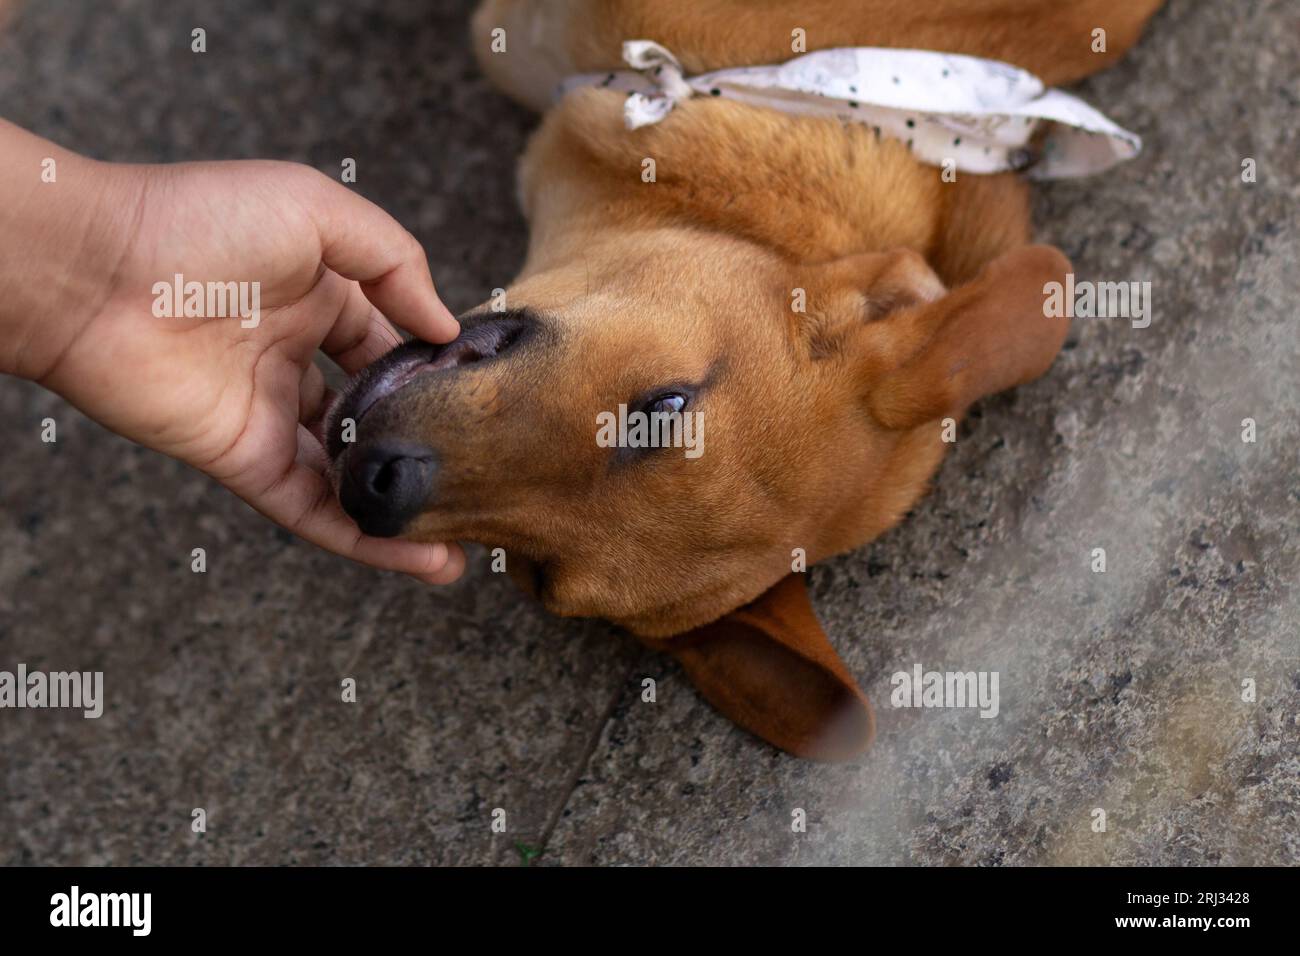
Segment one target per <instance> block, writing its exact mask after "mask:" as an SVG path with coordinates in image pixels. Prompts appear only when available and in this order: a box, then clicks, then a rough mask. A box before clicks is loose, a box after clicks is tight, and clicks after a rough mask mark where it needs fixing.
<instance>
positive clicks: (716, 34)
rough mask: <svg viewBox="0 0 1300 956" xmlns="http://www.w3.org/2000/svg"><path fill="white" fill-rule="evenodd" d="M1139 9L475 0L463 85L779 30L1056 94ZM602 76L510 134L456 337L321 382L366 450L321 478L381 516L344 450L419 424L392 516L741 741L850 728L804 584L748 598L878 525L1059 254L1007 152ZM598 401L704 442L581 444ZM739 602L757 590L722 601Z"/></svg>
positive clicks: (527, 93) (755, 43)
mask: <svg viewBox="0 0 1300 956" xmlns="http://www.w3.org/2000/svg"><path fill="white" fill-rule="evenodd" d="M1159 4H1160V0H1089V2H1079V3H1073V4H1060V3H1057V2H1054V0H1020V2H1012V0H931V2H928V3H921V2H897V0H860V2H856V3H839V2H829V0H809V2H803V3H794V4H787V3H776V2H773V3H767V2H742V0H702V2H696V3H676V2H645V0H605V2H601V0H568V2H562V0H487V2H486V3H484V4H483V5H482V6H481V7H480V8H479V11H478V12H477V14H476V15H475V17H474V21H473V35H474V41H475V43H476V48H477V50H478V52H479V58H480V61H481V63H482V66H483V69H484V71H485V72H486V73H487V75H488V76H489V77H490V78H491V79H492V80H493V81H494V82H496V83H497V85H499V86H500V87H501V88H502V89H503V90H504V91H505V92H507V93H508V94H510V95H512V96H514V97H515V98H516V99H518V100H519V101H521V102H523V103H525V104H526V105H529V106H531V107H533V108H535V109H539V110H542V109H546V108H547V106H548V104H549V97H550V94H551V91H552V90H553V88H554V87H555V85H556V83H558V81H559V80H561V79H563V78H564V77H566V76H568V75H569V74H572V73H575V72H591V71H601V70H616V69H619V68H620V66H621V60H620V49H621V44H622V42H623V41H624V40H630V39H650V40H655V41H657V42H660V43H662V44H664V45H665V46H666V47H668V48H669V49H671V50H672V51H673V52H674V53H675V54H676V55H677V57H678V58H679V60H680V61H681V62H682V64H683V66H684V67H685V69H686V70H687V72H688V73H692V74H693V73H699V72H704V71H710V70H716V69H721V68H726V67H733V66H744V65H756V64H764V63H776V62H781V61H784V60H788V59H790V58H791V57H792V56H793V55H794V54H793V53H792V37H794V36H797V35H799V34H798V33H797V32H796V31H801V32H802V36H803V38H804V42H805V43H806V49H807V50H808V51H812V50H817V49H827V48H833V47H840V46H894V47H905V48H924V49H932V50H937V51H943V52H950V53H964V54H969V55H974V56H980V57H987V58H990V59H998V60H1003V61H1007V62H1011V63H1013V64H1015V65H1017V66H1020V67H1023V68H1025V69H1028V70H1030V71H1031V72H1033V73H1035V74H1037V75H1038V76H1039V77H1040V78H1042V79H1043V80H1044V82H1045V83H1047V84H1049V85H1054V84H1059V83H1064V82H1069V81H1071V80H1075V79H1078V78H1080V77H1082V76H1085V75H1087V74H1088V73H1090V72H1093V71H1095V70H1097V69H1101V68H1102V67H1104V66H1106V65H1108V64H1109V63H1110V62H1112V61H1113V60H1114V59H1115V58H1116V57H1118V56H1120V55H1121V54H1122V53H1123V51H1124V50H1125V49H1126V48H1127V47H1128V46H1129V45H1131V44H1132V43H1133V42H1134V41H1135V40H1136V38H1137V36H1138V33H1139V32H1140V30H1141V28H1142V26H1143V25H1144V23H1145V22H1146V20H1147V18H1148V17H1149V16H1150V15H1151V14H1152V13H1153V12H1154V10H1155V9H1156V8H1157V7H1158V6H1159ZM1098 29H1101V30H1104V31H1106V32H1105V36H1106V43H1105V48H1106V50H1105V52H1094V47H1095V46H1096V44H1095V42H1094V38H1095V33H1094V31H1095V30H1098ZM502 31H503V32H502ZM494 44H495V46H494ZM502 46H504V48H502ZM623 99H624V97H623V96H622V94H620V93H617V92H614V91H611V90H605V89H597V88H584V89H578V90H575V91H573V92H570V93H569V94H568V95H567V96H566V97H565V98H564V99H563V100H562V101H561V102H560V103H558V104H557V105H555V106H554V107H553V108H551V109H550V110H549V112H548V113H547V115H546V117H545V119H544V121H543V123H542V125H541V128H540V129H539V130H538V132H537V133H536V134H535V136H534V138H533V140H532V142H531V144H530V145H529V147H528V150H527V153H526V155H525V156H524V158H523V161H522V163H521V166H520V176H519V189H520V196H521V201H522V203H523V207H524V210H525V213H526V215H527V218H528V220H529V224H530V228H531V242H530V247H529V252H528V257H527V261H526V263H525V265H524V268H523V270H522V272H521V274H520V275H519V276H518V278H517V279H516V280H515V281H514V282H513V283H512V284H511V285H510V286H509V287H508V288H507V289H506V293H505V307H506V308H505V311H504V312H501V311H496V310H494V309H493V307H492V306H491V305H485V306H483V307H480V308H479V309H475V310H472V311H471V312H470V313H468V314H467V315H466V316H465V317H464V318H463V323H464V325H465V327H466V330H467V331H466V333H465V335H464V336H463V338H465V339H466V342H468V343H469V344H468V345H464V344H462V345H458V344H457V343H453V345H452V346H449V347H447V348H446V349H443V350H430V349H431V347H421V346H416V347H413V348H414V349H415V351H414V352H412V351H410V350H408V351H407V352H406V353H404V354H399V356H398V357H397V358H394V359H393V360H391V361H388V362H387V364H386V365H384V364H383V363H381V367H380V368H378V369H377V370H376V371H375V372H374V374H372V375H370V376H368V377H366V378H363V380H362V382H361V383H359V385H358V388H357V389H356V390H355V392H354V395H353V396H352V399H351V404H350V405H349V404H348V403H347V402H345V403H344V411H345V412H346V411H347V410H348V409H349V408H351V409H352V410H353V411H356V410H357V409H358V407H359V406H360V405H364V406H365V408H364V409H362V412H363V413H364V414H366V419H365V421H364V422H360V424H359V427H358V432H359V442H360V443H361V445H362V448H363V451H351V450H349V451H348V452H347V453H346V455H345V454H343V453H342V451H341V450H340V449H338V448H337V447H336V449H335V450H336V451H339V452H340V470H341V472H342V474H343V476H344V477H343V485H344V491H345V494H344V502H345V504H348V502H349V499H348V497H347V489H348V486H349V484H350V483H351V484H354V485H355V484H358V483H360V484H363V485H364V487H363V489H362V490H361V491H355V490H354V491H353V502H354V507H350V508H349V510H350V511H353V513H354V514H357V515H358V517H359V520H362V524H363V527H365V526H366V522H365V520H364V519H366V518H368V517H369V514H368V511H369V509H372V508H373V509H377V510H378V511H380V512H385V509H387V511H391V510H392V508H391V500H392V494H391V493H386V492H385V491H384V489H383V488H380V489H379V490H378V491H376V490H374V487H372V485H374V483H373V482H372V483H371V485H365V482H366V481H367V480H368V479H367V478H366V476H367V475H371V474H373V473H376V472H375V470H374V467H371V469H370V471H365V469H361V470H360V471H358V466H357V464H356V463H357V462H358V461H360V460H363V457H362V456H363V455H364V454H371V453H370V452H369V451H366V450H365V449H373V448H375V447H379V448H382V449H383V453H382V454H380V455H379V457H380V458H381V459H382V460H383V461H390V462H391V460H392V459H391V454H392V452H391V448H392V447H394V442H396V443H397V447H399V448H404V447H406V446H407V445H408V444H410V443H412V442H413V443H415V444H417V445H418V446H420V447H424V448H432V449H434V451H435V454H436V459H437V477H436V480H435V481H434V483H433V488H432V491H429V490H428V489H427V488H425V489H423V490H421V488H422V486H421V485H420V483H419V482H415V484H414V485H413V487H414V488H415V491H414V492H412V493H410V494H407V493H406V492H403V493H402V494H401V495H398V497H399V498H400V499H401V500H402V501H403V502H406V501H408V499H409V501H414V502H416V504H417V505H418V507H416V508H415V513H413V514H412V515H411V516H410V518H409V521H407V522H406V523H405V524H404V525H403V528H404V531H405V533H407V534H409V535H411V536H413V537H418V538H425V539H431V540H437V539H444V538H447V537H463V538H469V539H472V540H478V541H481V542H483V543H485V544H488V545H490V546H499V547H503V548H504V549H505V550H506V553H507V555H508V561H509V568H510V570H511V571H512V573H513V574H514V575H515V576H516V578H517V579H519V580H520V582H521V584H523V585H524V586H525V587H526V588H528V589H529V590H531V591H533V592H534V593H536V594H537V595H538V596H539V597H540V598H541V600H542V601H543V602H544V603H545V604H546V606H547V607H548V608H549V609H551V610H553V611H555V612H557V613H560V614H567V615H585V616H599V617H605V618H607V619H610V620H613V621H615V622H617V623H619V624H622V625H624V626H626V627H628V628H629V629H630V630H632V631H634V632H635V633H637V634H639V635H641V636H643V638H646V639H648V640H649V641H650V642H652V643H657V644H658V645H659V646H664V647H667V648H668V649H670V650H675V651H678V652H679V656H682V659H683V661H684V663H686V665H687V669H688V671H690V673H691V675H692V677H693V678H694V679H695V680H696V683H697V685H699V686H700V688H701V690H703V691H704V693H705V694H706V696H708V697H709V698H710V699H711V700H713V701H714V702H715V703H717V704H718V705H719V706H720V707H721V708H722V709H723V710H724V711H725V712H727V713H728V714H730V715H731V716H733V717H734V718H735V719H737V720H738V721H740V722H741V723H743V724H745V725H746V726H748V727H750V728H751V729H755V730H757V731H758V732H759V733H760V734H762V735H763V736H764V737H766V738H767V739H769V740H772V741H773V742H776V743H778V745H780V746H783V747H786V748H787V749H791V750H794V751H796V752H805V753H809V754H812V755H816V756H836V755H843V754H844V753H848V752H852V751H853V750H854V749H855V748H858V747H860V746H861V744H862V742H863V741H864V740H865V739H866V738H867V737H869V736H870V716H869V712H867V711H865V710H864V709H863V708H865V704H864V703H863V702H861V694H860V692H858V691H857V690H856V686H855V685H853V684H852V681H851V679H850V678H849V677H848V675H847V673H846V672H845V671H844V669H843V666H842V664H839V663H838V659H837V658H834V653H833V651H830V652H829V656H827V653H826V652H828V651H829V645H828V644H826V642H825V637H824V635H821V633H820V628H819V627H818V626H817V624H816V619H815V617H814V616H813V615H812V614H811V611H810V609H809V608H808V607H807V599H806V596H804V594H803V590H802V587H801V586H798V587H792V586H784V585H783V586H782V587H779V588H776V589H775V590H773V591H770V592H769V589H771V588H773V585H775V584H777V582H780V581H782V579H783V578H786V577H787V575H789V574H790V572H791V570H792V567H797V565H798V561H799V559H800V557H801V556H802V557H803V558H804V559H806V561H807V562H809V563H811V562H815V561H817V560H821V559H823V558H826V557H829V556H831V555H835V554H838V553H841V552H844V551H847V550H850V549H852V548H856V547H858V546H860V545H861V544H863V543H864V542H866V541H869V540H871V539H872V538H873V537H875V536H877V535H879V534H880V533H881V532H883V531H885V530H886V529H888V528H889V527H891V526H892V525H893V524H895V523H896V522H897V521H898V520H899V519H900V518H901V517H902V516H903V515H904V514H905V513H906V512H907V510H908V509H909V508H910V507H911V506H912V505H913V504H914V503H915V501H916V500H917V499H918V498H919V497H920V496H921V495H922V494H923V493H924V491H925V487H926V484H927V482H928V480H929V478H930V476H931V475H932V474H933V472H934V470H935V469H936V468H937V466H938V464H939V462H940V460H941V458H942V455H943V451H944V448H945V447H946V446H945V443H944V441H943V432H944V427H945V423H946V422H947V423H949V424H950V423H951V421H953V420H956V419H958V418H960V416H961V415H962V414H963V412H964V411H965V409H966V408H967V407H968V406H969V405H970V404H971V403H972V402H974V401H976V400H977V399H979V398H980V397H982V396H984V395H988V394H991V393H994V392H997V391H1001V390H1003V389H1006V388H1010V387H1013V386H1015V385H1017V384H1020V383H1023V382H1026V381H1029V380H1031V379H1033V378H1036V377H1038V376H1039V375H1041V374H1043V373H1044V372H1045V371H1046V369H1047V368H1048V366H1049V365H1050V364H1051V362H1052V360H1053V358H1054V357H1055V355H1056V353H1057V351H1058V350H1059V348H1060V346H1061V344H1062V342H1063V340H1064V337H1065V334H1066V327H1067V324H1068V320H1066V319H1063V318H1051V317H1048V316H1045V315H1044V309H1043V298H1044V292H1043V290H1044V287H1045V286H1046V285H1047V284H1048V283H1051V282H1059V281H1062V280H1063V279H1064V276H1065V274H1066V273H1067V272H1068V271H1069V263H1068V261H1067V260H1066V259H1065V257H1064V256H1063V255H1061V254H1060V253H1059V252H1058V251H1056V250H1055V249H1052V248H1049V247H1044V246H1033V245H1030V244H1029V233H1030V223H1029V200H1028V188H1027V185H1026V184H1025V183H1024V182H1023V181H1022V180H1021V179H1020V178H1019V177H1018V176H1017V175H1015V174H1012V173H1003V174H996V175H983V176H981V175H973V174H959V175H958V176H957V177H956V180H955V181H945V179H944V178H943V177H941V175H940V170H939V169H937V168H935V167H933V166H928V165H925V164H923V163H921V162H919V161H918V160H917V159H916V158H915V157H914V156H912V154H911V153H910V152H909V151H908V149H907V147H906V145H905V144H904V143H902V142H900V141H897V140H893V139H888V138H881V137H879V136H877V135H873V132H872V130H871V129H870V128H868V127H866V126H863V125H858V124H853V123H841V122H838V121H835V120H831V119H824V118H814V117H808V116H794V115H789V114H786V113H778V112H776V111H773V110H768V109H764V108H760V107H753V106H747V105H744V104H741V103H738V102H734V101H729V100H721V99H715V98H710V97H699V98H695V99H691V100H687V101H685V102H682V103H680V104H679V105H678V106H677V108H676V109H675V110H674V112H673V113H672V115H671V116H670V117H669V118H668V119H666V120H665V121H663V122H662V123H659V124H658V125H654V126H648V127H645V128H642V129H637V130H628V129H626V128H625V125H624V123H623ZM647 159H649V160H652V161H653V169H654V176H653V177H652V178H651V179H649V180H647V178H646V177H645V175H644V171H645V169H646V168H647V167H646V160H647ZM800 306H802V307H800ZM498 308H499V305H498ZM458 341H459V340H458ZM421 348H423V349H426V350H430V351H426V352H420V351H419V350H420V349H421ZM399 353H401V350H399ZM421 360H423V362H424V364H423V365H421ZM417 366H419V368H417ZM429 368H432V369H433V370H434V371H436V372H438V373H439V374H425V370H426V369H429ZM412 369H415V371H412ZM358 396H360V397H358ZM665 402H668V405H667V406H665V404H664V403H665ZM679 402H680V403H682V404H681V406H679V404H678V403H679ZM622 404H626V405H627V407H628V408H641V407H647V408H652V409H653V408H660V407H671V408H678V407H684V408H689V409H691V410H698V411H699V412H701V413H702V414H703V416H704V417H705V419H706V420H707V423H708V436H709V442H708V450H707V452H706V453H705V454H704V455H702V456H701V457H700V458H699V459H698V460H689V459H686V458H685V457H683V456H682V455H680V454H673V453H672V450H671V449H656V450H654V451H653V453H651V454H643V453H639V452H631V451H629V450H627V449H609V448H603V447H600V446H599V445H598V444H597V442H596V441H595V440H594V439H595V433H596V421H597V416H598V415H600V414H601V413H602V412H608V411H612V410H613V409H615V408H618V407H619V406H620V405H622ZM336 417H337V416H336ZM356 417H358V420H359V417H360V416H359V415H357V416H356ZM403 454H404V453H403ZM348 456H351V457H350V460H345V459H347V458H348ZM385 456H388V457H385ZM371 457H372V458H373V457H374V456H373V454H372V455H371ZM379 473H381V474H382V471H381V472H379ZM391 474H392V475H396V476H397V478H396V479H391V480H390V483H389V485H388V486H387V487H390V488H391V487H393V486H396V487H398V488H399V490H401V489H402V488H403V487H404V482H405V481H406V479H405V478H403V476H402V472H401V468H400V467H398V468H396V469H395V470H392V471H391ZM358 475H360V477H358ZM412 481H414V479H412ZM367 496H369V497H367ZM358 502H359V503H358ZM403 507H404V508H405V505H404V506H403ZM386 516H387V515H386V514H385V515H383V517H386ZM376 527H378V525H376ZM764 592H768V593H769V598H768V599H766V600H767V601H768V602H769V603H771V602H772V601H775V602H777V603H776V604H774V605H772V606H767V605H765V604H764V601H763V600H760V601H759V602H758V603H756V604H754V605H751V606H750V607H749V608H747V609H745V610H744V611H742V612H738V613H739V615H740V616H739V617H737V615H732V617H731V618H727V617H726V615H728V614H729V612H733V611H735V610H736V609H737V608H739V607H741V605H745V604H746V602H750V601H753V600H754V599H756V598H758V597H759V595H762V594H764ZM773 595H775V597H772V596H773ZM795 605H798V606H797V607H796V606H795ZM699 628H704V629H705V630H704V631H699V630H697V631H696V632H695V635H696V636H694V637H690V638H688V639H685V640H678V641H669V640H665V639H667V638H670V637H671V636H673V635H679V634H682V633H683V632H688V631H691V630H692V629H699ZM710 628H712V630H709V629H710ZM814 632H815V633H814ZM701 634H705V635H708V636H709V637H710V638H711V643H710V644H709V648H711V649H704V644H703V643H702V642H701V639H700V637H699V635H701ZM859 704H861V705H862V706H861V707H860V708H859V707H858V705H859ZM855 708H858V711H859V717H858V718H857V719H856V720H854V719H850V720H849V721H848V729H847V730H846V731H845V732H844V733H842V734H838V735H837V734H828V733H827V732H826V727H827V726H829V725H831V724H834V723H836V721H837V720H838V718H837V717H836V716H835V715H836V714H839V713H842V712H844V711H845V710H846V709H847V710H848V711H850V712H852V711H854V709H855ZM840 723H843V722H842V721H841V722H840ZM832 739H833V741H832ZM828 741H832V742H828Z"/></svg>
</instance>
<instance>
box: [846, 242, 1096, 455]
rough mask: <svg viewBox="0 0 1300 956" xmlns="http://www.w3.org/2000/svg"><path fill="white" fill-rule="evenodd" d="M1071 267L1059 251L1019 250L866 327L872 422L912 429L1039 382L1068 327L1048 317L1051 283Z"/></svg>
mask: <svg viewBox="0 0 1300 956" xmlns="http://www.w3.org/2000/svg"><path fill="white" fill-rule="evenodd" d="M1069 271H1070V262H1069V260H1068V259H1066V257H1065V256H1064V255H1063V254H1062V253H1061V252H1060V250H1058V249H1055V248H1053V247H1051V246H1022V247H1020V248H1018V249H1015V250H1013V251H1011V252H1008V253H1005V254H1003V255H1002V256H1000V257H999V258H997V259H995V260H993V261H992V262H991V263H989V264H988V265H987V266H985V268H984V270H983V271H982V272H981V273H980V274H979V275H977V276H976V277H975V278H974V279H973V280H971V281H970V282H968V283H966V284H965V285H962V286H958V287H957V288H955V289H953V290H951V291H950V292H948V294H947V295H944V296H942V297H940V298H937V299H935V300H934V301H932V302H928V303H922V304H917V305H911V306H905V307H904V308H902V309H900V310H898V311H896V312H894V313H892V314H890V315H888V316H886V317H885V318H884V319H882V320H881V321H879V322H874V323H867V324H866V325H864V326H863V327H862V333H863V339H862V341H863V343H864V346H865V348H864V353H865V354H864V355H863V364H862V369H863V374H864V376H865V382H866V385H865V388H866V394H867V403H868V407H869V409H870V411H871V414H872V416H873V417H874V418H875V419H876V420H877V421H878V422H880V423H881V424H882V425H884V426H885V427H886V428H891V429H907V428H914V427H916V426H917V425H921V424H923V423H925V422H928V421H933V420H934V419H937V418H941V417H943V416H946V415H960V414H961V413H962V412H964V411H965V410H966V408H967V407H968V406H969V405H971V404H972V403H973V402H975V401H976V400H977V399H980V398H982V397H984V396H985V395H991V394H993V393H995V392H1000V391H1003V390H1005V389H1008V388H1012V387H1014V386H1016V385H1021V384H1023V383H1025V382H1029V381H1032V380H1033V379H1035V378H1038V377H1039V376H1040V375H1042V374H1043V373H1044V372H1046V371H1047V369H1048V367H1049V366H1050V365H1051V364H1052V360H1053V359H1055V358H1056V354H1057V353H1058V352H1059V351H1060V350H1061V345H1062V343H1063V342H1064V341H1065V335H1066V332H1067V331H1068V329H1069V325H1070V320H1069V319H1068V318H1067V317H1064V316H1048V315H1046V314H1045V313H1046V311H1047V310H1046V309H1045V303H1046V301H1047V293H1048V284H1049V283H1053V282H1061V283H1063V282H1064V281H1065V275H1066V273H1067V272H1069Z"/></svg>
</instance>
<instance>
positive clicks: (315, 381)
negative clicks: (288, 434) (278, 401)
mask: <svg viewBox="0 0 1300 956" xmlns="http://www.w3.org/2000/svg"><path fill="white" fill-rule="evenodd" d="M324 402H325V373H324V372H322V371H321V370H320V368H319V367H318V366H317V365H316V363H315V362H312V363H311V364H310V365H308V366H307V368H306V370H305V371H304V372H303V373H302V379H301V380H300V381H299V382H298V421H300V422H302V423H303V424H306V423H307V422H310V421H312V420H313V419H314V418H316V416H317V415H319V414H320V410H321V406H322V405H323V404H324Z"/></svg>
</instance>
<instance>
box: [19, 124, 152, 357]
mask: <svg viewBox="0 0 1300 956" xmlns="http://www.w3.org/2000/svg"><path fill="white" fill-rule="evenodd" d="M0 151H3V152H4V153H5V166H6V167H7V168H6V175H5V176H4V177H3V181H2V182H0V372H3V373H8V374H12V375H18V376H20V377H23V378H31V379H36V380H39V379H42V378H44V377H45V376H47V375H48V374H49V373H50V371H51V370H52V369H53V368H54V366H55V365H56V364H57V363H58V360H59V356H61V355H62V354H63V353H64V352H65V351H66V350H67V348H68V347H69V346H70V345H71V344H72V342H73V341H75V339H76V336H77V335H78V333H79V332H80V330H81V329H82V328H84V327H85V325H86V324H87V323H88V322H89V321H90V320H91V319H92V318H93V317H94V316H95V315H96V314H97V313H98V312H99V311H100V309H101V308H102V307H103V303H104V302H105V301H106V299H107V298H108V297H109V295H110V294H111V292H112V288H113V282H114V276H115V274H116V273H117V271H118V268H119V266H120V265H121V263H122V262H123V260H124V258H125V255H126V253H127V250H128V249H129V248H130V244H131V238H132V232H133V227H134V225H135V221H136V218H137V214H138V210H139V209H140V204H141V202H142V197H143V177H142V176H140V175H139V171H138V168H137V167H130V166H116V165H114V164H110V163H102V162H97V161H95V160H91V159H87V158H86V157H83V156H79V155H77V154H76V153H72V152H69V151H68V150H65V149H62V148H60V147H58V146H55V145H54V144H53V143H50V142H49V141H47V140H43V139H41V138H39V137H37V136H33V135H31V134H30V133H26V132H24V131H23V130H20V129H18V128H17V127H14V126H11V125H9V124H7V123H4V122H3V121H0Z"/></svg>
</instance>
